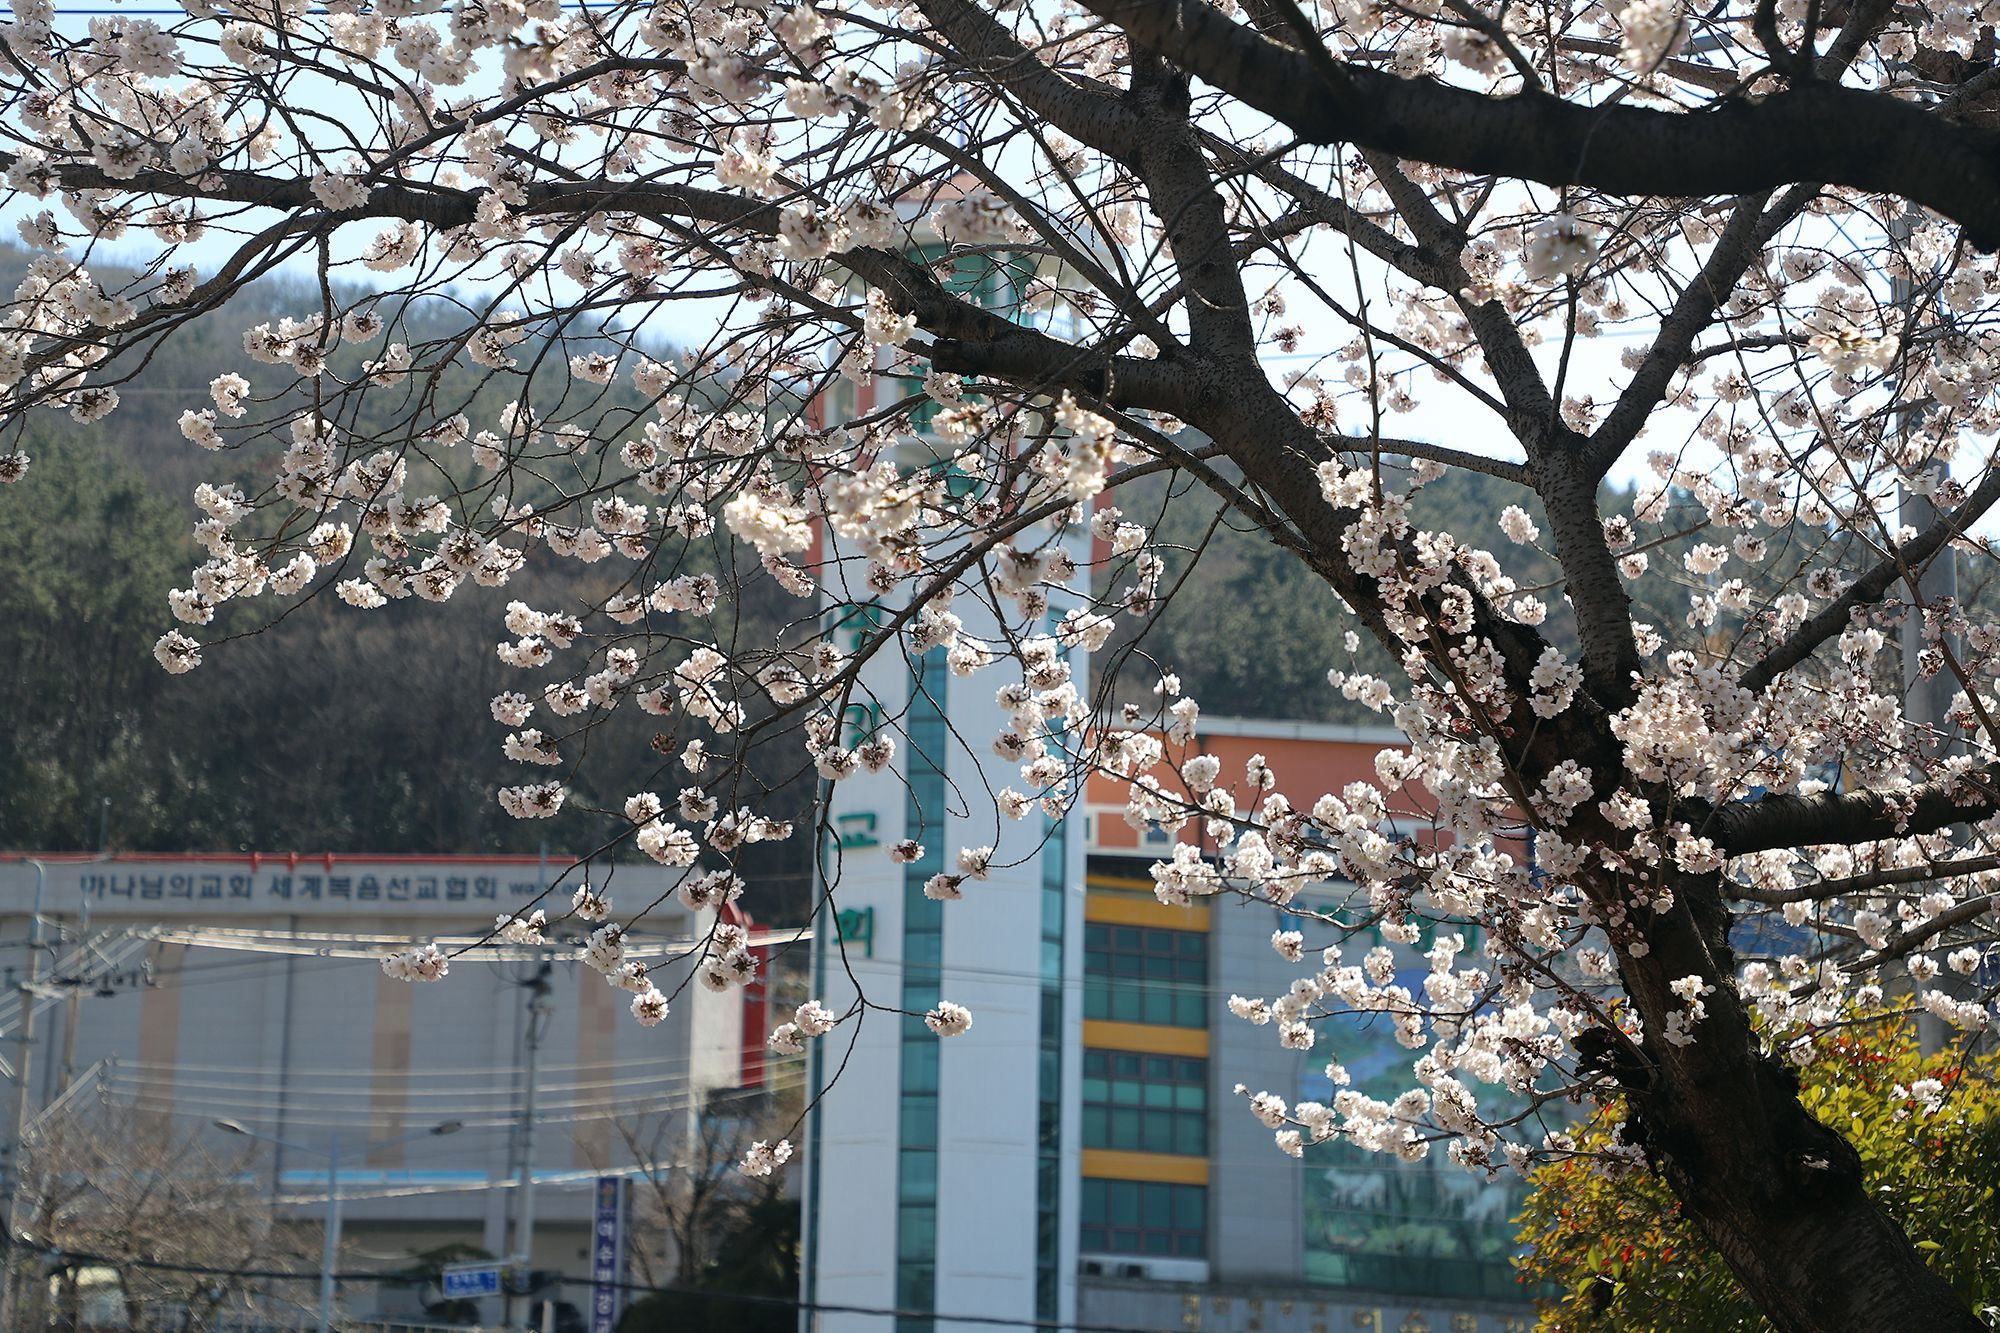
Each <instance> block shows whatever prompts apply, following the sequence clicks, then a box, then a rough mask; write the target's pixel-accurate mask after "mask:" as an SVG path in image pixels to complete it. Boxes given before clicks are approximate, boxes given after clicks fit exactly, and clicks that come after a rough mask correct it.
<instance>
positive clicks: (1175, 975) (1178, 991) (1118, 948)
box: [1083, 921, 1208, 1028]
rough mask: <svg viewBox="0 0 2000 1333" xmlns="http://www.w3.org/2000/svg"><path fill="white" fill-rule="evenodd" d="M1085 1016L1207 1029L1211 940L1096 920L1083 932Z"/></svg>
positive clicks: (1190, 933) (1186, 932)
mask: <svg viewBox="0 0 2000 1333" xmlns="http://www.w3.org/2000/svg"><path fill="white" fill-rule="evenodd" d="M1083 974H1084V982H1083V1016H1084V1017H1085V1018H1097V1019H1108V1020H1110V1021H1112V1022H1115V1023H1154V1024H1159V1025H1163V1026H1167V1027H1182V1028H1204V1027H1207V1026H1208V936H1206V935H1204V934H1202V933H1200V932H1199V931H1193V930H1155V929H1152V928H1151V927H1146V926H1118V925H1111V924H1107V923H1105V922H1101V921H1093V922H1091V923H1090V924H1089V925H1088V926H1086V927H1085V928H1084V939H1083Z"/></svg>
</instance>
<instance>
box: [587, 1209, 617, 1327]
mask: <svg viewBox="0 0 2000 1333" xmlns="http://www.w3.org/2000/svg"><path fill="white" fill-rule="evenodd" d="M624 1205H625V1177H623V1176H599V1177H598V1178H597V1215H596V1218H595V1220H594V1221H593V1222H592V1224H591V1229H590V1333H612V1330H613V1329H615V1328H616V1327H617V1325H618V1306H619V1304H620V1296H621V1295H622V1293H621V1292H620V1290H619V1281H620V1279H621V1277H622V1276H623V1275H624V1271H625V1207H624Z"/></svg>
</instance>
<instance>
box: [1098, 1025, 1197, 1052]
mask: <svg viewBox="0 0 2000 1333" xmlns="http://www.w3.org/2000/svg"><path fill="white" fill-rule="evenodd" d="M1083 1044H1084V1045H1085V1046H1091V1047H1096V1048H1099V1049H1103V1050H1113V1051H1144V1052H1146V1053H1148V1054H1150V1055H1201V1056H1205V1055H1207V1054H1208V1029H1207V1028H1170V1027H1162V1026H1160V1025H1159V1024H1157V1023H1112V1022H1108V1021H1106V1020H1105V1019H1101V1018H1086V1019H1085V1020H1084V1021H1083Z"/></svg>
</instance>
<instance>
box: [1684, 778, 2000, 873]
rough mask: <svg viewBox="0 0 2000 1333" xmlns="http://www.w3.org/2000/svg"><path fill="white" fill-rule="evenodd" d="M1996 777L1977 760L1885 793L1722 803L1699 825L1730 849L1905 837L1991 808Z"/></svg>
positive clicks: (1735, 852) (1739, 852) (1741, 852)
mask: <svg viewBox="0 0 2000 1333" xmlns="http://www.w3.org/2000/svg"><path fill="white" fill-rule="evenodd" d="M1996 784H2000V768H1984V769H1979V770H1977V771H1975V772H1973V773H1970V774H1968V775H1966V776H1965V777H1962V778H1959V779H1957V780H1953V781H1940V782H1926V783H1922V784H1920V785H1918V786H1914V787H1911V788H1910V789H1909V790H1908V791H1906V792H1903V793H1901V794H1900V795H1898V796H1896V797H1895V798H1894V799H1893V800H1891V798H1889V797H1887V796H1884V795H1882V794H1880V793H1878V792H1872V791H1849V792H1822V793H1820V794H1819V795H1817V796H1766V797H1763V798H1762V799H1760V800H1755V801H1737V802H1734V803H1732V804H1729V805H1725V806H1722V807H1721V808H1719V809H1717V810H1716V811H1715V812H1714V813H1713V814H1712V815H1711V816H1710V817H1709V819H1708V820H1707V821H1706V823H1705V825H1704V826H1703V828H1702V832H1703V833H1705V834H1706V835H1707V836H1708V837H1710V838H1712V839H1714V841H1715V845H1716V846H1718V847H1720V848H1721V849H1722V850H1723V851H1724V852H1725V853H1727V854H1728V855H1730V856H1747V855H1748V854H1750V853H1751V852H1768V851H1771V850H1773V849H1775V848H1780V847H1818V846H1826V845H1843V846H1845V845H1851V844H1853V843H1859V842H1875V841H1878V840H1880V839H1882V838H1913V837H1917V836H1919V835H1921V834H1925V833H1936V832H1937V831H1938V830H1939V829H1945V828H1950V827H1951V826H1952V825H1953V824H1964V823H1968V822H1970V821H1972V820H1978V819H1984V818H1986V817H1987V816H1988V815H1990V814H1992V813H1993V811H1994V805H1995V802H1994V793H1995V791H1996V790H2000V787H1996Z"/></svg>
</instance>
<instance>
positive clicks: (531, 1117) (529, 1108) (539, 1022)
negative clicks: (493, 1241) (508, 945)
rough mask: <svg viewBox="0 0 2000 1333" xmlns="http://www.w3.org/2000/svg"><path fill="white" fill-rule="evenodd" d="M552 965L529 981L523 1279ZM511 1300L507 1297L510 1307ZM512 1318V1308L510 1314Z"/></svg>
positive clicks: (518, 1247) (521, 1185)
mask: <svg viewBox="0 0 2000 1333" xmlns="http://www.w3.org/2000/svg"><path fill="white" fill-rule="evenodd" d="M553 1007H554V1006H553V1005H552V1004H551V1003H550V1001H549V966H548V964H546V963H544V964H543V965H542V970H541V971H540V972H538V973H536V975H535V979H534V980H533V981H530V982H529V983H528V1030H527V1039H528V1074H527V1081H526V1085H525V1087H524V1089H523V1095H522V1099H521V1167H520V1172H521V1173H520V1176H519V1178H518V1179H517V1181H516V1182H515V1191H514V1192H515V1205H516V1211H515V1214H514V1247H513V1248H514V1252H515V1253H516V1254H517V1255H518V1256H519V1257H520V1260H521V1272H522V1280H523V1283H524V1284H525V1282H526V1275H527V1274H528V1273H530V1272H532V1271H533V1270H534V1266H535V1095H536V1090H537V1085H538V1083H539V1077H538V1076H539V1074H540V1069H541V1059H540V1055H541V1049H542V1033H543V1031H544V1029H546V1028H547V1026H548V1018H549V1011H550V1009H552V1008H553ZM512 1304H513V1302H512V1300H511V1299H510V1300H509V1301H508V1305H509V1306H510V1307H511V1306H512ZM507 1317H508V1319H509V1320H510V1321H511V1320H512V1319H513V1311H512V1309H511V1308H510V1309H509V1311H508V1315H507Z"/></svg>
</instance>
